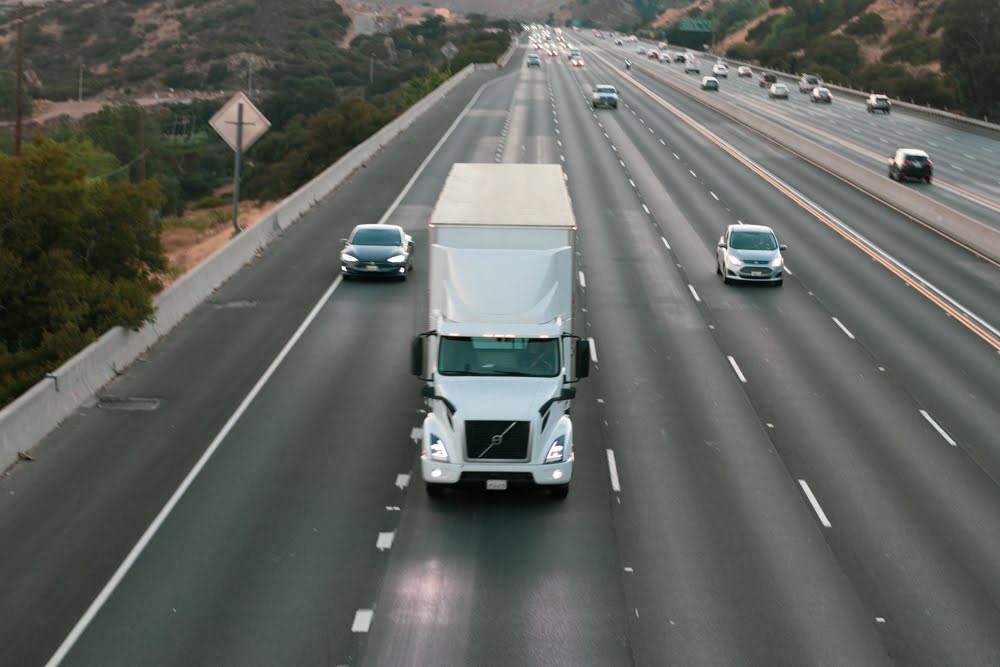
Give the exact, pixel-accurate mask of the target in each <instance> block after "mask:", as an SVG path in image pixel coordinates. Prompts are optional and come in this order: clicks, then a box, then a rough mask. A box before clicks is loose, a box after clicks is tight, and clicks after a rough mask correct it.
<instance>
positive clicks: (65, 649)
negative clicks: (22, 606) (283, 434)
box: [45, 276, 343, 667]
mask: <svg viewBox="0 0 1000 667" xmlns="http://www.w3.org/2000/svg"><path fill="white" fill-rule="evenodd" d="M342 281H343V278H342V277H341V276H337V277H336V279H334V281H333V284H331V285H330V287H328V288H327V290H326V292H324V293H323V296H322V297H320V300H319V301H318V302H317V303H316V305H315V306H313V309H312V310H311V311H310V312H309V315H308V316H306V319H305V320H303V321H302V324H300V325H299V328H298V329H296V330H295V333H294V334H293V335H292V337H291V338H290V339H289V340H288V342H287V343H285V346H284V347H283V348H282V349H281V352H279V353H278V356H277V357H275V359H274V361H272V362H271V365H270V366H268V367H267V370H266V371H264V374H263V375H261V376H260V379H259V380H257V383H256V384H255V385H254V386H253V389H251V390H250V393H249V394H247V395H246V397H245V398H244V399H243V401H242V402H240V405H239V407H238V408H236V412H234V413H233V414H232V416H230V417H229V419H228V420H227V421H226V423H225V425H224V426H223V427H222V430H221V431H219V433H218V435H216V436H215V439H214V440H212V443H211V444H210V445H209V446H208V449H206V450H205V452H204V453H203V454H202V455H201V458H199V459H198V462H197V463H195V464H194V467H193V468H191V470H190V472H188V474H187V476H186V477H185V478H184V481H182V482H181V485H180V486H179V487H177V490H176V491H174V494H173V495H172V496H170V500H168V501H167V504H166V505H164V506H163V509H161V510H160V512H159V514H157V515H156V517H155V518H154V519H153V521H152V523H150V524H149V527H148V528H146V531H145V532H144V533H143V534H142V537H140V538H139V541H138V542H136V543H135V546H134V547H132V550H131V551H129V553H128V555H127V556H125V560H123V561H122V563H121V565H119V566H118V569H117V570H115V573H114V574H113V575H111V579H109V580H108V583H106V584H105V585H104V588H102V589H101V592H100V593H98V595H97V597H96V598H95V599H94V601H93V602H92V603H90V607H88V608H87V611H86V612H84V614H83V616H82V617H81V618H80V620H79V621H77V622H76V625H74V626H73V629H72V630H71V631H70V633H69V635H67V636H66V639H64V640H63V642H62V644H60V645H59V648H58V649H56V652H55V653H54V654H53V655H52V657H51V658H49V661H48V662H47V663H45V664H46V667H55V666H56V665H59V664H60V663H61V662H62V660H63V659H64V658H65V657H66V655H67V654H68V653H69V651H70V650H71V649H72V648H73V645H74V644H76V642H77V641H78V640H79V639H80V636H81V635H82V634H83V633H84V631H85V630H86V629H87V626H88V625H90V622H91V621H92V620H94V617H95V616H97V613H98V612H99V611H100V610H101V607H103V606H104V603H105V602H107V600H108V598H110V597H111V594H112V593H114V591H115V589H116V588H117V587H118V584H120V583H121V581H122V579H124V578H125V575H126V574H128V571H129V570H130V569H131V568H132V565H133V564H135V561H136V560H138V558H139V556H140V555H141V554H142V552H143V550H144V549H145V548H146V545H148V544H149V542H150V541H151V540H152V539H153V537H154V536H155V535H156V533H157V531H159V529H160V526H162V525H163V522H164V521H166V519H167V517H168V516H170V513H171V512H172V511H173V509H174V507H175V506H176V505H177V503H178V502H180V499H181V498H182V497H183V496H184V493H185V492H186V491H187V490H188V487H190V486H191V484H192V483H193V482H194V480H195V478H196V477H197V476H198V474H199V473H200V472H201V470H202V468H204V467H205V465H206V464H207V463H208V460H209V459H210V458H212V455H213V454H215V450H217V449H218V448H219V445H221V444H222V441H223V440H224V439H225V438H226V436H227V435H229V432H230V431H231V430H232V429H233V427H234V426H235V425H236V422H238V421H239V420H240V417H242V416H243V413H244V412H246V410H247V408H248V407H250V403H252V402H253V400H254V399H255V398H256V397H257V394H259V393H260V391H261V389H263V388H264V385H265V384H267V381H268V380H270V379H271V376H272V375H274V372H275V371H276V370H277V369H278V366H280V365H281V362H283V361H284V360H285V357H287V356H288V353H289V352H291V350H292V348H293V347H295V344H296V343H298V342H299V338H301V337H302V334H304V333H305V331H306V329H307V328H308V327H309V325H310V324H312V321H313V320H314V319H316V316H317V315H318V314H319V311H320V310H321V309H322V308H323V306H325V305H326V302H327V301H328V300H329V299H330V297H331V296H332V295H333V292H334V290H336V289H337V287H339V286H340V283H341V282H342Z"/></svg>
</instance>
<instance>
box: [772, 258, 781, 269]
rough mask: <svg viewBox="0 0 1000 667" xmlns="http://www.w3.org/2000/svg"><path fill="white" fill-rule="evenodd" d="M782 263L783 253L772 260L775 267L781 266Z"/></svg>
mask: <svg viewBox="0 0 1000 667" xmlns="http://www.w3.org/2000/svg"><path fill="white" fill-rule="evenodd" d="M781 263H782V259H781V255H778V256H777V257H775V258H774V259H772V260H771V266H772V267H773V268H778V267H779V266H781Z"/></svg>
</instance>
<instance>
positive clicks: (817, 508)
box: [799, 479, 832, 528]
mask: <svg viewBox="0 0 1000 667" xmlns="http://www.w3.org/2000/svg"><path fill="white" fill-rule="evenodd" d="M799 486H801V487H802V491H803V492H804V493H805V494H806V498H808V499H809V504H810V505H812V507H813V511H814V512H816V516H818V517H819V521H820V523H822V524H823V525H824V526H826V527H827V528H832V526H831V525H830V520H829V519H827V518H826V513H825V512H824V511H823V508H822V507H820V506H819V501H817V500H816V496H814V495H813V492H812V489H810V488H809V485H808V484H806V480H804V479H800V480H799Z"/></svg>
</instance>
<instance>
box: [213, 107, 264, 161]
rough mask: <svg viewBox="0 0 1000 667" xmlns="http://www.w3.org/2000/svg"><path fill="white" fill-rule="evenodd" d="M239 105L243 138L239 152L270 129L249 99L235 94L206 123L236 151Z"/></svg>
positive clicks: (251, 144) (262, 115)
mask: <svg viewBox="0 0 1000 667" xmlns="http://www.w3.org/2000/svg"><path fill="white" fill-rule="evenodd" d="M240 104H242V105H243V136H242V137H241V139H242V141H241V142H240V143H241V144H243V145H242V146H241V147H240V149H241V151H245V150H246V149H248V148H250V147H251V146H253V144H254V142H255V141H257V140H258V139H260V138H261V137H262V136H264V133H265V132H267V130H268V128H270V127H271V123H270V122H268V120H267V118H264V114H262V113H261V112H260V110H259V109H258V108H257V107H255V106H254V105H253V102H251V101H250V98H248V97H247V96H246V95H244V94H243V93H236V94H235V95H233V96H232V97H231V98H229V101H228V102H226V103H225V104H223V105H222V108H221V109H219V110H218V111H216V112H215V115H214V116H212V120H210V121H208V123H209V125H211V126H212V127H213V128H214V129H215V131H216V132H218V133H219V136H221V137H222V138H223V139H224V140H225V141H226V143H227V144H229V147H230V148H232V149H233V150H236V122H237V116H238V114H239V105H240Z"/></svg>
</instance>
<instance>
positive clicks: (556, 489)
mask: <svg viewBox="0 0 1000 667" xmlns="http://www.w3.org/2000/svg"><path fill="white" fill-rule="evenodd" d="M568 495H569V484H559V485H558V486H550V487H549V496H551V497H552V498H554V499H555V500H565V499H566V496H568Z"/></svg>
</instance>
